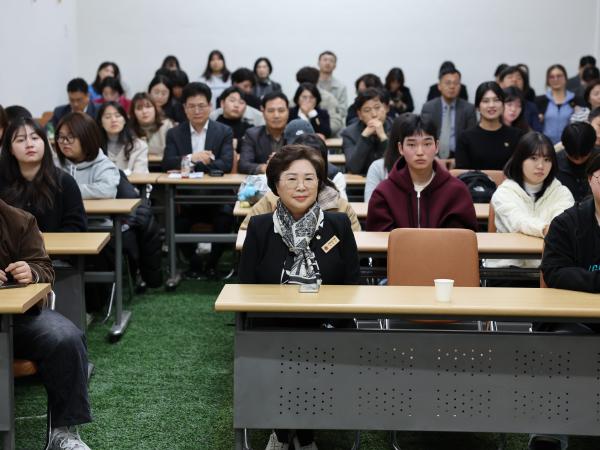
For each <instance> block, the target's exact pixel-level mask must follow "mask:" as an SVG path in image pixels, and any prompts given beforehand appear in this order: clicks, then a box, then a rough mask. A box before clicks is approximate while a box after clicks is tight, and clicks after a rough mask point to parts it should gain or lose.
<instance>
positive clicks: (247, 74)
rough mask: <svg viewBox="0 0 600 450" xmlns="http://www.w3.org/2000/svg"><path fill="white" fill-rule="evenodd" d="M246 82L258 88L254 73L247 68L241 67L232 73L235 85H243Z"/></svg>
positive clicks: (232, 80)
mask: <svg viewBox="0 0 600 450" xmlns="http://www.w3.org/2000/svg"><path fill="white" fill-rule="evenodd" d="M244 81H250V82H251V83H252V86H256V75H254V72H252V71H251V70H250V69H248V68H246V67H240V68H239V69H237V70H235V71H234V72H232V73H231V82H232V83H233V84H237V83H243V82H244Z"/></svg>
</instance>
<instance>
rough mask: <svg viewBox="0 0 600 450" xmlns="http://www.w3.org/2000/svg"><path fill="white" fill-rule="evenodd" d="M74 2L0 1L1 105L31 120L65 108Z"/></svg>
mask: <svg viewBox="0 0 600 450" xmlns="http://www.w3.org/2000/svg"><path fill="white" fill-rule="evenodd" d="M75 1H76V0H62V1H58V0H37V1H34V0H0V61H1V63H0V104H1V105H3V106H9V105H14V104H20V105H23V106H26V107H27V108H29V109H30V110H31V112H32V113H33V115H34V116H39V115H41V113H42V112H43V111H47V110H51V109H52V108H53V107H54V106H56V105H58V104H61V103H65V102H66V98H67V93H66V85H67V83H68V81H69V80H70V79H71V78H73V76H74V74H76V73H77V27H76V24H77V22H76V19H77V16H76V5H75Z"/></svg>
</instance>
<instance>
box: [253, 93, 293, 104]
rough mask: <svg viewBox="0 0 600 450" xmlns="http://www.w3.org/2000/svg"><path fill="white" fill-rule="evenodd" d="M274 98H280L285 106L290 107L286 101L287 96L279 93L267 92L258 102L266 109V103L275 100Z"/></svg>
mask: <svg viewBox="0 0 600 450" xmlns="http://www.w3.org/2000/svg"><path fill="white" fill-rule="evenodd" d="M276 98H280V99H281V100H283V101H284V102H285V106H289V105H290V101H289V100H288V98H287V96H286V95H285V94H284V93H283V92H281V91H276V92H269V93H268V94H265V95H264V96H263V98H262V100H261V101H260V104H261V106H262V107H263V108H266V107H267V103H268V102H270V101H271V100H275V99H276Z"/></svg>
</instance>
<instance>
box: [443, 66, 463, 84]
mask: <svg viewBox="0 0 600 450" xmlns="http://www.w3.org/2000/svg"><path fill="white" fill-rule="evenodd" d="M454 74H457V75H458V78H462V75H461V73H460V71H459V70H458V69H457V68H456V67H454V65H452V66H448V67H444V68H443V69H440V74H439V76H438V80H440V81H441V79H442V78H444V77H445V76H446V75H454Z"/></svg>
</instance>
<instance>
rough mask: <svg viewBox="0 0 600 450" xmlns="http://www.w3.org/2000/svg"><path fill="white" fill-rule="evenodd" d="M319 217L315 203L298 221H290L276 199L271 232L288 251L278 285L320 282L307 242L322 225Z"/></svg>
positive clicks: (321, 215)
mask: <svg viewBox="0 0 600 450" xmlns="http://www.w3.org/2000/svg"><path fill="white" fill-rule="evenodd" d="M323 218H324V214H323V211H321V208H320V207H319V204H318V203H317V202H315V204H314V205H313V206H312V207H311V208H310V209H309V210H308V211H307V212H306V214H304V216H302V217H301V218H300V219H299V220H294V218H293V217H292V214H291V213H290V212H289V211H288V209H287V208H286V207H285V206H284V205H283V203H281V200H278V201H277V207H276V208H275V212H274V213H273V225H274V227H275V233H277V234H279V235H280V236H281V239H282V240H283V243H284V244H285V245H286V246H287V247H288V249H289V250H290V253H289V254H288V256H287V257H286V258H285V261H284V263H283V270H282V272H281V284H315V283H316V284H318V285H320V284H321V271H320V270H319V264H318V263H317V259H316V257H315V254H314V252H313V251H312V250H311V249H310V242H311V241H312V239H313V237H314V236H315V234H316V232H317V230H318V229H320V228H323Z"/></svg>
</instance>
